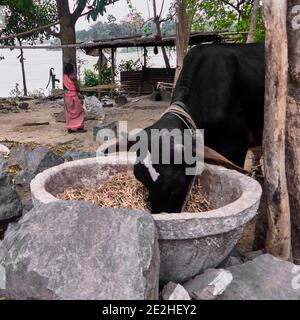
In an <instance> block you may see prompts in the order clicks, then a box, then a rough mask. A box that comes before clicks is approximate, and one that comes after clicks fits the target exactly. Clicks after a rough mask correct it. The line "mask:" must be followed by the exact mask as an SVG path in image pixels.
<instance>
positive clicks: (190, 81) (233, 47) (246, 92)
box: [172, 44, 265, 151]
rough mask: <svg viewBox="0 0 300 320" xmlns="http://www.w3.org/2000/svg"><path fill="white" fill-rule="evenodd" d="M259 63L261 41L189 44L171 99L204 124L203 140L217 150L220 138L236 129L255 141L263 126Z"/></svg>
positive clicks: (261, 59)
mask: <svg viewBox="0 0 300 320" xmlns="http://www.w3.org/2000/svg"><path fill="white" fill-rule="evenodd" d="M264 66H265V59H264V45H263V44H251V45H249V44H247V45H246V44H212V45H198V46H195V47H194V48H192V49H191V50H190V51H189V53H188V54H187V56H186V58H185V60H184V65H183V69H182V72H181V74H180V77H179V79H178V82H177V84H176V88H175V91H174V95H173V98H172V101H173V102H174V101H178V100H179V101H182V102H184V103H185V104H186V105H187V106H188V108H189V110H190V112H191V114H192V116H193V118H194V120H195V121H196V123H197V125H198V127H199V128H201V129H205V138H206V142H207V145H210V146H212V147H216V149H218V144H220V143H222V137H224V139H226V137H227V140H228V139H230V136H231V135H232V136H235V135H237V134H240V133H241V134H245V135H246V134H249V139H250V140H251V139H252V140H257V139H259V138H260V137H261V135H262V127H263V106H264V82H265V80H264V78H265V67H264ZM243 128H245V130H247V131H248V133H246V132H244V131H245V130H243ZM224 131H225V132H224ZM240 131H241V132H240ZM250 143H251V142H250ZM220 149H221V148H220ZM220 151H222V150H220Z"/></svg>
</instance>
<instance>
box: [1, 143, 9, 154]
mask: <svg viewBox="0 0 300 320" xmlns="http://www.w3.org/2000/svg"><path fill="white" fill-rule="evenodd" d="M0 152H1V153H6V154H9V153H10V150H9V149H8V148H7V147H6V146H5V145H3V144H1V143H0Z"/></svg>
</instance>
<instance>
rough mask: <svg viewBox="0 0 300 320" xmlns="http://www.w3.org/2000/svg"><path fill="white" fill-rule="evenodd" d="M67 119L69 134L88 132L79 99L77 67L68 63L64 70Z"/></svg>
mask: <svg viewBox="0 0 300 320" xmlns="http://www.w3.org/2000/svg"><path fill="white" fill-rule="evenodd" d="M63 81H64V91H65V99H64V101H65V103H64V104H65V118H66V122H67V128H68V133H74V132H86V130H84V109H83V106H82V103H81V101H80V99H79V85H78V83H77V80H76V75H75V67H74V65H73V64H71V63H67V64H66V66H65V68H64V79H63Z"/></svg>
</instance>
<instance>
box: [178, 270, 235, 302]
mask: <svg viewBox="0 0 300 320" xmlns="http://www.w3.org/2000/svg"><path fill="white" fill-rule="evenodd" d="M231 281H232V274H231V272H230V271H227V270H224V269H207V270H206V271H205V272H204V273H202V274H200V275H198V276H196V277H195V278H193V279H191V280H189V281H187V282H186V283H184V284H183V286H184V288H185V289H186V290H187V292H188V293H189V295H190V296H191V297H192V298H193V299H195V300H216V299H217V297H218V296H219V295H221V294H222V293H223V292H224V291H225V290H226V288H227V287H228V285H229V284H230V283H231Z"/></svg>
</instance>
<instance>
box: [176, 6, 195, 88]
mask: <svg viewBox="0 0 300 320" xmlns="http://www.w3.org/2000/svg"><path fill="white" fill-rule="evenodd" d="M175 6H176V54H177V63H176V74H175V81H174V83H175V84H176V82H177V80H178V77H179V75H180V72H181V69H182V66H183V60H184V57H185V55H186V54H187V51H188V46H189V40H190V33H191V26H192V21H193V18H194V14H195V13H193V11H192V10H190V12H189V13H187V9H188V8H187V0H176V4H175Z"/></svg>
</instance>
